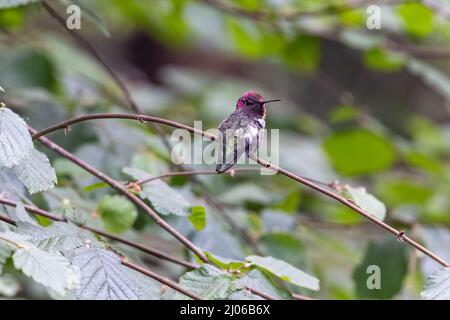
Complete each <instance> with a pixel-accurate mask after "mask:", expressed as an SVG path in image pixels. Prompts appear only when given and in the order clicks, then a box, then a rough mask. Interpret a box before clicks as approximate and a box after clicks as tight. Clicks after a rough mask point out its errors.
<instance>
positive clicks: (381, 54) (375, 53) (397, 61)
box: [363, 48, 405, 71]
mask: <svg viewBox="0 0 450 320" xmlns="http://www.w3.org/2000/svg"><path fill="white" fill-rule="evenodd" d="M363 60H364V64H365V65H366V66H367V67H368V68H370V69H375V70H379V71H399V70H401V69H402V67H403V65H404V62H405V56H404V55H403V54H400V53H396V52H389V51H386V50H382V49H380V48H375V49H371V50H368V51H366V52H365V53H364V59H363Z"/></svg>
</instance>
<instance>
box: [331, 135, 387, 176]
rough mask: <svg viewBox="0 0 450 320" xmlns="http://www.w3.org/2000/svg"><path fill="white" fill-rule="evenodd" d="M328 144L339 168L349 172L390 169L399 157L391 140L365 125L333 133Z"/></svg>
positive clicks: (358, 172) (332, 159) (371, 171)
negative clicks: (396, 155) (396, 156)
mask: <svg viewBox="0 0 450 320" xmlns="http://www.w3.org/2000/svg"><path fill="white" fill-rule="evenodd" d="M324 148H325V151H326V153H327V155H328V157H329V158H330V160H331V162H332V164H333V165H334V167H335V168H336V170H338V171H339V172H341V173H343V174H345V175H349V176H353V175H360V174H367V173H373V172H377V171H380V170H383V169H387V168H389V167H390V166H391V165H392V164H393V163H394V160H395V155H394V149H393V146H392V144H391V142H390V141H389V140H388V139H387V138H385V137H383V136H379V135H377V134H375V133H373V132H371V131H368V130H365V129H353V130H347V131H340V132H336V133H333V134H332V135H331V136H330V137H328V138H327V139H326V140H325V142H324Z"/></svg>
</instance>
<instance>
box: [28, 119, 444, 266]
mask: <svg viewBox="0 0 450 320" xmlns="http://www.w3.org/2000/svg"><path fill="white" fill-rule="evenodd" d="M106 118H122V119H135V120H136V119H137V120H139V119H141V120H144V121H155V122H158V123H161V124H166V125H169V126H173V127H176V128H182V129H185V130H188V131H190V132H192V133H195V134H198V135H200V136H203V137H207V138H208V139H210V140H216V139H217V137H216V136H215V135H212V134H209V133H207V132H204V131H202V130H199V129H196V128H192V127H189V126H187V125H183V124H181V123H178V122H175V121H171V120H166V119H162V118H157V117H151V116H141V115H139V116H137V115H124V114H93V115H86V116H81V117H79V118H73V119H70V120H67V121H65V122H63V123H61V124H57V125H55V126H52V127H50V128H47V129H44V130H43V131H40V132H35V131H34V132H33V133H34V134H33V138H36V137H41V138H40V139H45V138H42V135H44V134H46V133H50V132H52V131H55V130H58V129H62V128H65V127H67V126H68V125H70V124H73V123H77V122H82V121H87V120H92V119H106ZM65 152H67V151H65ZM71 156H72V157H73V155H71ZM252 158H253V160H255V161H257V162H258V163H259V164H260V165H262V166H263V167H265V168H268V169H272V170H274V171H275V172H276V173H279V174H282V175H284V176H286V177H288V178H290V179H292V180H295V181H297V182H299V183H301V184H303V185H305V186H307V187H309V188H312V189H314V190H316V191H318V192H319V193H322V194H324V195H326V196H328V197H330V198H333V199H335V200H337V201H338V202H340V203H342V204H343V205H345V206H347V207H348V208H350V209H352V210H353V211H356V212H357V213H359V214H360V215H361V216H363V217H365V218H366V219H368V220H369V221H371V222H373V223H375V224H377V225H378V226H380V227H382V228H383V229H385V230H387V231H388V232H390V233H392V234H393V235H395V236H396V237H397V238H398V239H399V240H401V241H405V242H406V243H408V244H410V245H411V246H413V247H415V248H416V249H417V250H419V251H421V252H422V253H424V254H425V255H427V256H429V257H430V258H432V259H434V260H435V261H437V262H438V263H440V264H441V265H443V266H445V267H447V266H450V264H449V263H448V262H447V261H445V260H444V259H442V258H441V257H439V256H438V255H436V254H434V253H433V252H431V251H430V250H428V249H427V248H425V247H424V246H422V245H421V244H419V243H417V242H416V241H414V240H413V239H411V238H410V237H408V236H407V235H405V233H404V232H403V231H399V230H397V229H395V228H393V227H391V226H390V225H388V224H387V223H385V222H383V221H381V220H379V219H377V218H375V217H374V216H372V215H371V214H370V213H368V212H366V211H365V210H363V209H361V208H360V207H358V206H357V205H355V204H354V203H353V202H352V201H349V200H348V199H346V198H344V197H342V196H340V195H339V194H337V193H335V192H333V191H330V190H328V189H327V188H326V187H322V186H320V185H319V184H317V183H315V182H313V181H311V180H309V179H307V178H304V177H301V176H299V175H296V174H294V173H292V172H290V171H288V170H285V169H282V168H280V167H278V166H275V165H273V164H271V163H269V162H267V161H266V160H263V159H261V158H255V157H252ZM75 160H76V159H75ZM94 170H95V169H94ZM102 180H104V179H102ZM114 182H115V181H114ZM116 183H118V182H116ZM119 185H120V183H119ZM121 188H123V186H121ZM205 258H206V257H205Z"/></svg>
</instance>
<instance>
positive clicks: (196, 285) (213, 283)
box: [179, 265, 235, 300]
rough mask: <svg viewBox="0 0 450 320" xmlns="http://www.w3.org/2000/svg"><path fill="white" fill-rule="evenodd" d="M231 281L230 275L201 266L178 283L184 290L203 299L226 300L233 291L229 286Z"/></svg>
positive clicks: (208, 266) (186, 274) (207, 266)
mask: <svg viewBox="0 0 450 320" xmlns="http://www.w3.org/2000/svg"><path fill="white" fill-rule="evenodd" d="M232 281H233V277H232V276H231V275H229V274H227V273H225V272H223V271H221V270H218V269H216V268H214V267H212V266H210V265H203V266H201V267H199V268H198V269H196V270H194V271H191V272H188V273H185V274H184V275H183V276H182V277H181V278H180V281H179V283H180V285H181V286H182V287H183V288H185V289H186V290H188V291H190V292H192V293H196V294H197V295H199V296H201V297H202V298H204V299H211V300H212V299H226V298H227V297H228V296H229V295H230V293H231V292H232V291H233V290H235V289H234V288H233V287H232V286H231V285H232ZM181 297H182V296H180V298H181ZM183 297H184V296H183Z"/></svg>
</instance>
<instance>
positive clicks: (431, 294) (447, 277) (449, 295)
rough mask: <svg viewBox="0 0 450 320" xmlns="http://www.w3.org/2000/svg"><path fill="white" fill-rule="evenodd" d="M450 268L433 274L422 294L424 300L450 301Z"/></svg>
mask: <svg viewBox="0 0 450 320" xmlns="http://www.w3.org/2000/svg"><path fill="white" fill-rule="evenodd" d="M449 287H450V267H446V268H441V269H439V270H438V271H436V272H434V273H433V274H431V275H430V276H429V277H428V279H427V281H426V284H425V288H424V290H423V291H422V293H421V294H420V295H421V296H422V298H423V299H424V300H450V290H449Z"/></svg>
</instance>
